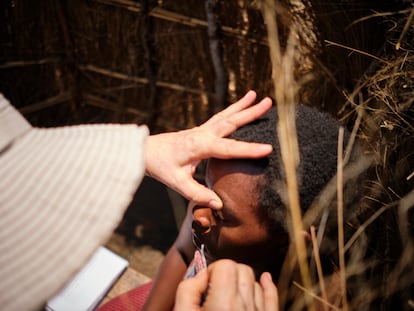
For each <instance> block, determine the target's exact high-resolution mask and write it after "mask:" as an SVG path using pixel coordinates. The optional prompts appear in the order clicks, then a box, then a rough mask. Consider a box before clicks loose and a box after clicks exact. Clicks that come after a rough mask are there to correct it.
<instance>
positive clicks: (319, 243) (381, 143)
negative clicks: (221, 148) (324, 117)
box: [262, 0, 414, 310]
mask: <svg viewBox="0 0 414 311" xmlns="http://www.w3.org/2000/svg"><path fill="white" fill-rule="evenodd" d="M351 2H352V1H351ZM396 3H397V2H395V4H396ZM340 4H344V2H341V1H340V2H337V3H336V4H335V3H334V2H332V3H331V2H330V3H329V5H331V6H332V7H334V6H335V5H337V8H338V9H343V8H342V7H341V5H340ZM399 4H400V6H398V7H397V6H395V8H394V9H395V10H394V11H387V12H382V13H381V12H375V13H372V14H370V15H368V14H367V15H366V16H363V17H362V18H359V19H355V20H353V21H352V22H351V23H350V27H352V25H353V24H358V23H361V22H362V21H366V20H370V19H377V20H378V19H379V21H381V22H382V23H388V24H389V25H393V27H390V28H388V29H387V31H386V32H385V35H384V37H383V38H382V40H383V41H382V42H376V43H377V44H376V45H377V46H378V45H380V46H381V50H380V52H377V53H373V51H367V50H364V48H365V47H366V46H367V44H366V42H364V41H361V39H364V38H366V37H365V36H366V34H367V33H369V29H363V27H362V28H360V29H362V30H363V31H362V32H363V34H362V33H358V32H355V33H353V34H352V35H353V36H352V37H351V39H352V40H350V42H352V43H353V45H352V46H348V45H345V44H343V43H341V42H340V40H339V41H338V42H334V41H330V40H325V41H324V43H325V49H326V48H329V47H332V46H335V48H340V49H342V50H346V51H347V52H348V53H350V54H352V53H357V54H359V55H361V56H363V57H364V58H365V59H364V61H367V59H368V63H369V65H368V66H365V67H363V66H362V65H361V63H358V64H357V65H355V66H359V70H360V72H361V74H360V76H359V77H358V79H356V80H355V81H350V82H352V84H353V85H352V87H351V88H349V89H347V88H345V87H344V86H341V84H340V83H338V81H328V82H327V84H331V85H333V86H334V87H335V88H336V90H337V91H339V92H340V93H342V108H340V109H338V114H339V115H340V116H341V117H342V121H344V122H345V123H348V126H349V127H350V128H351V129H352V135H351V139H350V141H349V144H348V146H345V148H346V149H345V152H344V146H343V132H341V131H340V133H338V135H339V140H338V141H339V143H338V170H337V176H336V178H335V180H332V181H331V182H330V183H329V184H328V185H327V186H326V187H325V189H324V190H323V191H322V192H321V194H320V196H319V197H318V198H317V199H316V200H315V202H314V204H313V205H312V207H311V208H310V209H309V211H308V212H307V213H306V214H305V215H302V214H301V211H300V202H299V195H298V181H297V176H296V167H297V165H298V163H299V161H300V159H299V153H298V142H297V135H296V127H295V117H294V116H295V105H296V104H297V102H298V100H300V99H303V97H302V96H301V94H300V92H301V90H303V89H306V87H309V84H308V85H307V84H306V82H307V81H309V78H310V80H312V79H313V80H315V79H316V78H318V79H319V78H320V77H316V76H310V77H309V76H306V77H305V78H303V77H302V78H300V77H298V75H297V72H298V66H300V64H298V59H301V57H298V56H297V54H301V53H302V54H303V53H305V54H306V53H308V52H309V51H312V50H313V51H315V52H316V51H318V49H319V48H320V47H321V46H323V44H321V45H318V44H315V41H312V40H307V41H306V40H301V37H303V34H302V33H300V29H303V27H304V25H308V24H309V22H311V23H312V22H313V25H315V23H314V21H310V20H309V19H306V20H303V19H302V20H301V19H300V18H296V19H295V18H294V17H292V20H293V22H290V23H288V24H283V22H281V21H283V20H286V12H287V11H289V8H290V13H291V14H292V16H295V14H297V13H298V12H299V13H300V9H301V8H302V9H311V8H312V6H311V4H310V2H308V1H300V0H296V1H286V3H285V4H284V5H282V4H281V2H279V1H272V0H264V1H262V14H263V19H264V22H265V24H266V27H267V34H268V42H269V52H270V59H271V63H272V79H273V86H274V97H275V99H276V102H277V110H278V115H279V124H278V128H277V131H278V137H279V141H280V146H281V157H282V160H283V165H284V168H285V172H286V187H287V192H288V202H289V210H290V216H291V224H292V225H291V228H290V235H291V240H292V247H291V248H290V250H289V252H288V255H287V259H286V262H285V265H284V267H283V270H282V273H281V278H280V280H279V291H280V295H281V299H280V301H281V308H282V309H286V308H289V309H290V310H301V309H304V308H305V309H308V310H316V309H317V310H390V309H393V310H394V309H399V310H412V309H414V269H413V268H414V267H413V262H414V261H413V258H414V243H413V241H414V239H413V233H414V212H413V210H414V209H413V206H414V190H413V189H414V183H413V180H414V173H413V172H414V138H413V137H414V122H413V121H414V106H413V101H414V37H413V34H414V24H413V16H414V8H413V7H412V6H410V5H409V3H408V2H407V3H405V6H404V3H399ZM292 8H293V9H292ZM388 8H389V6H388ZM391 8H392V7H391ZM344 14H346V12H344ZM282 15H283V16H284V17H283V18H281V16H282ZM299 15H300V14H299ZM303 16H305V17H306V16H308V17H309V16H311V15H309V14H306V15H303ZM303 16H302V18H303ZM296 17H297V16H296ZM349 18H350V19H352V18H351V17H349ZM319 24H329V23H328V22H327V21H326V20H325V21H322V22H320V23H319ZM283 27H284V29H283ZM281 29H282V30H281ZM336 30H337V31H338V29H336ZM339 31H340V30H339ZM282 33H284V34H285V35H284V36H281V34H282ZM322 37H323V36H320V37H319V38H322ZM282 38H283V39H285V41H283V39H282ZM338 38H339V37H338ZM320 40H321V39H320ZM309 42H311V43H309ZM303 44H309V45H308V46H307V48H303V46H301V45H303ZM322 54H323V52H322ZM343 55H344V54H343V53H342V54H341V53H338V55H337V58H338V59H337V60H336V62H340V58H341V57H343ZM332 57H335V55H333V56H332V55H331V56H330V58H332ZM305 58H306V55H305ZM330 58H327V63H325V64H324V63H323V57H322V58H320V59H319V63H318V62H317V61H315V64H317V65H319V66H320V67H319V70H320V71H325V75H324V76H325V79H328V80H329V79H331V80H335V75H334V73H329V72H328V71H329V65H332V64H329V59H330ZM302 59H303V58H302ZM309 59H312V58H309ZM348 61H349V59H346V60H344V63H346V62H348ZM331 68H332V67H331ZM310 85H312V84H310ZM308 93H309V94H312V92H308ZM322 97H324V96H323V95H322V96H321V95H320V94H319V95H315V96H314V98H322ZM308 99H309V98H308ZM310 101H312V97H311V98H310ZM321 106H322V105H321ZM328 110H329V109H328ZM356 139H357V140H358V145H359V146H362V147H358V148H359V149H358V148H357V149H355V148H354V146H355V145H354V142H355V140H356ZM315 226H317V228H318V230H317V233H316V232H315V229H314V228H315ZM303 229H306V230H310V231H311V236H312V245H313V247H312V248H313V250H309V248H308V247H307V245H306V242H305V240H304V237H303V235H301V234H300V232H301V231H302V230H303ZM312 253H313V256H312ZM321 253H322V254H325V255H326V254H329V255H330V256H331V258H332V262H333V263H334V266H335V269H334V272H333V273H327V274H324V273H325V272H324V268H323V267H322V266H323V264H322V263H321ZM311 257H312V258H311ZM309 258H311V259H310V260H309ZM295 269H298V270H299V272H300V273H299V275H300V277H299V278H296V277H295V274H294V271H295ZM314 270H316V271H317V273H312V271H314ZM327 284H329V285H327ZM292 288H296V289H299V294H298V295H296V296H295V298H294V301H293V302H290V303H289V306H288V305H287V304H286V303H287V300H288V296H289V294H288V292H289V291H290V290H291V289H292Z"/></svg>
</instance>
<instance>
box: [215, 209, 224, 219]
mask: <svg viewBox="0 0 414 311" xmlns="http://www.w3.org/2000/svg"><path fill="white" fill-rule="evenodd" d="M212 213H213V216H214V218H216V219H218V220H221V221H223V220H224V217H223V212H222V211H217V210H212Z"/></svg>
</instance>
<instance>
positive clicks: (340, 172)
mask: <svg viewBox="0 0 414 311" xmlns="http://www.w3.org/2000/svg"><path fill="white" fill-rule="evenodd" d="M343 144H344V128H343V127H340V128H339V137H338V171H337V176H338V177H337V193H338V250H339V275H340V282H341V296H342V307H343V310H345V311H346V310H348V300H347V297H346V267H345V251H344V197H343V195H344V193H343Z"/></svg>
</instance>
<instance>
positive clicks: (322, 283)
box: [310, 226, 328, 311]
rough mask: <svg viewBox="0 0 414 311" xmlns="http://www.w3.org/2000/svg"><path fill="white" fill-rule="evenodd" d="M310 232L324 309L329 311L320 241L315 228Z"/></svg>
mask: <svg viewBox="0 0 414 311" xmlns="http://www.w3.org/2000/svg"><path fill="white" fill-rule="evenodd" d="M310 230H311V238H312V247H313V256H314V257H315V264H316V270H317V272H318V279H319V287H320V289H321V296H322V303H323V309H324V310H325V311H327V310H328V307H327V305H326V303H328V295H327V294H326V287H325V280H324V276H323V271H322V264H321V258H320V256H319V245H318V241H317V240H316V232H315V226H311V227H310Z"/></svg>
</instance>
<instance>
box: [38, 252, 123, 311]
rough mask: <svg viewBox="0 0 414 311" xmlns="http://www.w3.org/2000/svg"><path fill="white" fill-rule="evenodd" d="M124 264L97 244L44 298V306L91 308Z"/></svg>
mask: <svg viewBox="0 0 414 311" xmlns="http://www.w3.org/2000/svg"><path fill="white" fill-rule="evenodd" d="M127 267H128V262H127V261H126V260H125V259H124V258H122V257H120V256H118V255H117V254H115V253H113V252H111V251H110V250H109V249H107V248H105V247H100V248H99V249H98V250H97V252H96V253H95V254H94V255H93V257H92V258H91V259H90V260H89V262H88V263H87V264H86V266H85V267H83V269H82V270H81V271H80V272H79V273H78V274H77V275H76V276H75V277H74V278H73V279H72V281H71V282H70V283H69V284H68V285H67V286H66V287H65V288H64V289H63V290H62V291H61V292H60V293H58V294H57V295H56V296H55V297H53V298H52V299H50V300H49V301H48V303H47V305H46V310H50V311H88V310H94V309H95V308H96V307H97V306H98V304H99V303H100V301H101V300H102V299H103V298H104V296H105V295H106V294H107V292H108V291H109V290H110V288H111V287H112V285H113V284H114V283H115V281H116V280H117V279H118V278H119V277H120V276H121V274H122V273H123V271H124V270H125V269H126V268H127Z"/></svg>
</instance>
